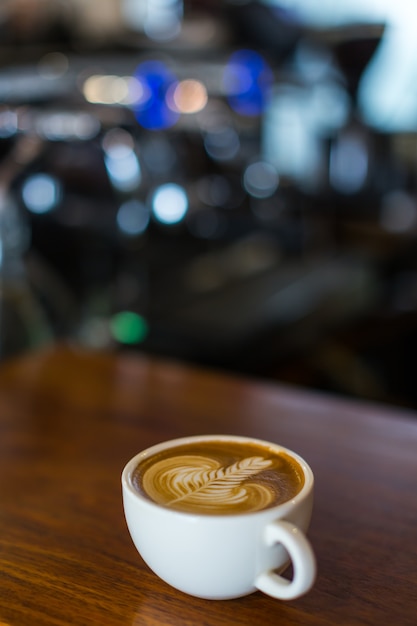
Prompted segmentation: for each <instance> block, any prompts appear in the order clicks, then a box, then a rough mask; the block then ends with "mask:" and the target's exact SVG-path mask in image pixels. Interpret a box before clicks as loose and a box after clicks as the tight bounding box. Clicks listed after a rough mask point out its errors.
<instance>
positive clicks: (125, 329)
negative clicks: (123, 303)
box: [110, 311, 149, 344]
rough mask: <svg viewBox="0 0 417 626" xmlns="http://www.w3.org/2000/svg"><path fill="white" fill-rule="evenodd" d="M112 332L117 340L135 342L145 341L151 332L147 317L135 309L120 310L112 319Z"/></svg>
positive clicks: (126, 342)
mask: <svg viewBox="0 0 417 626" xmlns="http://www.w3.org/2000/svg"><path fill="white" fill-rule="evenodd" d="M110 330H111V333H112V335H113V337H114V339H116V340H117V341H119V342H120V343H124V344H135V343H140V342H142V341H144V339H145V338H146V336H147V335H148V332H149V327H148V323H147V321H146V319H145V318H144V317H143V316H142V315H139V314H138V313H135V312H134V311H120V312H119V313H116V314H115V315H113V317H112V318H111V320H110Z"/></svg>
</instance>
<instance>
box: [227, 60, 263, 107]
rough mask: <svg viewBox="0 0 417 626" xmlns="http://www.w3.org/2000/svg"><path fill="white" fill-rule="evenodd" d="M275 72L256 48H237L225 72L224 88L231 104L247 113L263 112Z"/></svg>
mask: <svg viewBox="0 0 417 626" xmlns="http://www.w3.org/2000/svg"><path fill="white" fill-rule="evenodd" d="M272 84H273V73H272V70H271V68H270V67H269V65H268V63H267V62H266V60H265V59H264V57H263V56H262V55H261V54H260V53H259V52H255V51H254V50H237V51H236V52H234V53H233V54H232V55H231V57H230V59H229V60H228V62H227V64H226V66H225V68H224V72H223V90H224V93H225V95H226V97H227V100H228V102H229V105H230V106H231V108H232V109H233V110H234V111H236V112H237V113H239V114H240V115H245V116H258V115H260V114H261V113H262V112H263V111H264V109H265V107H266V105H267V102H268V99H269V95H270V91H271V88H272Z"/></svg>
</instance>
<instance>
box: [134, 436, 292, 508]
mask: <svg viewBox="0 0 417 626" xmlns="http://www.w3.org/2000/svg"><path fill="white" fill-rule="evenodd" d="M133 484H134V486H135V487H136V489H137V490H138V491H140V492H141V493H142V494H143V495H145V496H146V497H147V498H149V499H150V500H152V501H153V502H156V503H157V504H160V505H162V506H165V507H168V508H172V509H175V510H179V511H188V512H199V513H204V514H209V515H210V514H212V515H213V514H216V515H227V514H233V513H244V512H253V511H259V510H262V509H266V508H269V507H271V506H275V505H276V504H280V503H281V502H285V501H286V500H288V499H290V498H291V497H293V496H294V495H295V494H296V493H298V491H300V489H301V487H302V485H303V474H302V470H301V468H300V467H299V466H298V463H297V462H296V461H295V460H294V459H292V458H291V457H289V456H288V455H286V454H284V453H282V454H281V453H277V452H271V451H270V450H269V449H267V448H265V447H264V448H263V447H262V446H260V445H254V444H237V443H236V442H232V443H231V442H227V441H226V442H225V441H209V442H207V441H205V442H204V443H203V442H199V443H196V444H189V445H186V444H185V445H182V446H179V447H177V448H173V449H168V450H165V451H164V452H163V453H160V454H157V455H155V456H153V457H150V458H148V459H146V460H144V461H143V462H142V463H139V465H138V467H137V468H136V471H135V472H134V475H133Z"/></svg>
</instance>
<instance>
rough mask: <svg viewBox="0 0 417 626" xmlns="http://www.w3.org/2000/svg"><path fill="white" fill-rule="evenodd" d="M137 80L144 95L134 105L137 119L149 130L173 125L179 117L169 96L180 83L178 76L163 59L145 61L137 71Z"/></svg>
mask: <svg viewBox="0 0 417 626" xmlns="http://www.w3.org/2000/svg"><path fill="white" fill-rule="evenodd" d="M135 78H136V80H137V81H138V82H139V83H140V84H141V86H142V89H143V95H142V97H141V98H140V99H139V100H137V101H136V102H135V103H134V104H133V105H132V107H133V111H134V113H135V116H136V119H137V121H138V122H139V124H140V125H141V126H143V127H144V128H146V129H148V130H163V129H166V128H170V127H171V126H173V125H174V124H175V123H176V122H177V121H178V118H179V113H178V111H176V110H175V107H172V106H169V104H168V102H169V98H170V97H172V93H173V92H174V91H175V87H176V85H177V84H178V80H177V78H176V76H175V75H174V74H173V72H171V70H170V69H169V68H168V67H167V66H166V65H165V64H164V63H162V62H161V61H144V62H143V63H141V64H140V65H139V66H138V68H137V70H136V72H135Z"/></svg>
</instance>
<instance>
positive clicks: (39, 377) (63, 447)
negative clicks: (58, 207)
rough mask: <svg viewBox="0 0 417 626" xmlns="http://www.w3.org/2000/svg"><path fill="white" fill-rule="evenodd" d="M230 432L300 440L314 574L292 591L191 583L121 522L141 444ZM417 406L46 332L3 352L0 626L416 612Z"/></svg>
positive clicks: (216, 623) (413, 616)
mask: <svg viewBox="0 0 417 626" xmlns="http://www.w3.org/2000/svg"><path fill="white" fill-rule="evenodd" d="M202 433H206V434H211V433H231V434H241V435H247V436H256V437H258V438H263V439H267V440H271V441H275V442H278V443H280V444H282V445H284V446H287V447H289V448H292V449H294V450H296V451H297V452H299V453H300V454H301V455H303V456H304V457H305V458H306V460H307V461H308V462H309V463H310V465H311V466H312V468H313V471H314V473H315V478H316V498H315V508H314V512H313V519H312V524H311V528H310V531H309V537H310V539H311V542H312V544H313V546H314V548H315V551H316V554H317V561H318V578H317V582H316V584H315V586H314V588H313V589H312V591H310V593H309V594H307V595H306V596H304V597H302V598H300V599H298V600H294V601H291V602H282V601H277V600H273V599H271V598H269V597H267V596H265V595H263V594H262V593H260V592H256V593H254V594H252V595H250V596H247V597H245V598H240V599H237V600H229V601H209V600H200V599H197V598H192V597H189V596H186V595H184V594H182V593H181V592H179V591H176V590H175V589H172V588H170V587H169V586H168V585H166V584H165V583H164V582H162V581H160V580H159V579H158V578H157V577H156V576H155V575H154V574H153V573H152V572H151V571H150V570H149V569H148V568H147V566H146V565H145V564H144V563H143V562H142V560H141V558H140V557H139V555H138V553H137V552H136V550H135V548H134V546H133V544H132V541H131V539H130V536H129V534H128V531H127V528H126V524H125V520H124V516H123V509H122V501H121V488H120V474H121V471H122V469H123V466H124V465H125V463H126V462H127V461H128V460H129V458H130V457H132V456H133V455H134V454H135V453H137V452H138V451H140V450H141V449H143V448H145V447H147V446H149V445H152V444H154V443H157V442H159V441H163V440H165V439H169V438H174V437H180V436H184V435H190V434H202ZM416 455H417V415H416V414H415V413H413V412H412V411H405V410H402V409H399V408H395V407H386V406H377V405H373V404H365V403H363V402H356V401H351V400H346V399H343V398H335V397H330V396H325V395H321V394H319V393H314V392H311V391H306V390H302V389H299V388H296V387H289V386H283V385H279V384H275V383H271V382H261V381H255V380H249V379H246V378H242V377H237V376H231V375H225V374H222V373H219V372H210V371H208V370H204V369H197V368H192V367H189V366H185V365H183V364H179V363H174V362H165V361H161V360H155V359H153V358H150V357H147V356H144V355H143V356H142V355H133V354H127V353H124V354H112V353H105V354H103V353H99V352H87V351H84V350H82V349H80V348H78V347H76V346H73V345H61V346H54V347H53V348H51V349H48V350H47V351H44V352H40V353H35V354H30V355H26V356H24V357H21V358H18V359H15V360H13V361H9V362H7V363H4V364H3V365H2V366H1V367H0V625H1V626H6V625H7V626H44V625H45V626H46V625H48V626H49V625H51V626H52V625H54V626H55V625H56V626H64V625H65V626H67V625H69V624H74V625H79V626H88V625H90V624H100V625H101V626H106V625H109V626H112V625H125V624H128V625H129V626H160V625H164V626H169V625H176V626H177V625H184V626H194V625H195V626H197V625H198V626H232V625H233V626H239V625H242V626H243V625H247V626H258V625H266V626H268V625H272V624H274V625H275V624H280V625H284V626H286V625H294V626H296V625H297V626H310V625H314V626H325V625H326V626H327V625H328V626H335V625H352V626H362V625H363V626H365V625H370V626H376V625H381V626H386V625H393V626H394V625H395V626H408V625H410V626H415V625H416V624H417V457H416Z"/></svg>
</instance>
